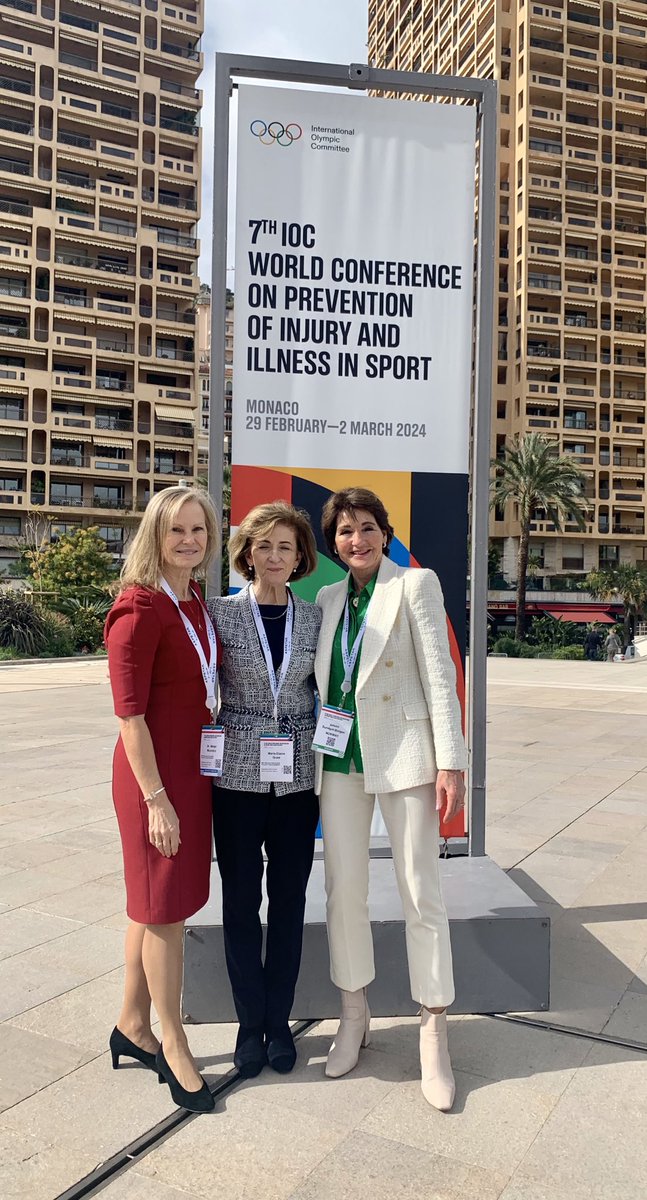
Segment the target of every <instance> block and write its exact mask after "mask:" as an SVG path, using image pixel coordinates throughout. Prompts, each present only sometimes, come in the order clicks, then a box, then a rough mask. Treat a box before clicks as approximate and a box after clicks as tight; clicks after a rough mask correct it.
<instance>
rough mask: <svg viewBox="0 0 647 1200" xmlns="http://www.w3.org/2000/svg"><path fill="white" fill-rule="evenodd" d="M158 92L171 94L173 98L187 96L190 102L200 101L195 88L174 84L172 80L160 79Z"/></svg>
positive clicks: (183, 84)
mask: <svg viewBox="0 0 647 1200" xmlns="http://www.w3.org/2000/svg"><path fill="white" fill-rule="evenodd" d="M160 91H162V92H172V93H173V95H174V96H189V97H190V98H191V99H192V100H199V99H200V93H199V91H198V90H197V88H192V87H187V85H186V84H185V83H175V81H174V80H173V79H160Z"/></svg>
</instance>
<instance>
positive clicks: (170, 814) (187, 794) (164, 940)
mask: <svg viewBox="0 0 647 1200" xmlns="http://www.w3.org/2000/svg"><path fill="white" fill-rule="evenodd" d="M217 547H218V524H217V519H216V514H215V511H214V508H213V505H212V503H211V499H210V497H209V496H208V494H207V493H206V492H203V491H201V490H199V489H197V488H182V487H171V488H167V489H166V490H165V491H163V492H160V493H159V494H158V495H157V496H154V497H153V499H152V500H151V502H150V504H149V505H148V507H147V509H146V512H145V514H144V517H143V519H142V522H141V525H140V527H139V530H138V532H137V535H136V537H135V539H134V541H133V544H132V547H131V549H130V552H129V554H128V558H127V560H126V564H125V566H124V569H123V571H122V591H121V592H120V594H119V596H118V598H117V600H116V601H115V604H114V605H113V607H112V609H111V611H110V613H109V614H108V619H107V621H106V628H105V640H106V646H107V649H108V662H109V667H110V682H111V685H112V692H113V699H114V708H115V714H116V716H117V717H118V718H119V727H120V737H119V741H118V742H117V746H116V749H115V755H114V762H113V798H114V803H115V809H116V812H117V820H118V822H119V831H120V834H121V842H122V848H123V856H124V874H125V880H126V895H127V913H128V916H129V918H130V925H129V927H128V930H127V933H126V980H125V992H124V1001H123V1007H122V1010H121V1014H120V1016H119V1021H118V1023H117V1025H116V1026H115V1028H114V1030H113V1032H112V1035H111V1038H110V1049H111V1052H112V1062H113V1066H114V1067H117V1066H118V1065H119V1056H120V1055H122V1054H123V1055H127V1056H129V1057H131V1058H136V1059H138V1061H140V1062H142V1063H144V1065H145V1066H148V1067H150V1068H151V1069H152V1070H156V1071H157V1072H158V1074H159V1076H160V1079H162V1078H163V1079H165V1080H166V1082H167V1083H168V1084H169V1087H170V1089H171V1095H172V1097H173V1099H174V1100H175V1102H176V1104H178V1105H180V1106H182V1107H184V1108H189V1109H191V1110H192V1111H195V1112H206V1111H209V1110H210V1109H212V1108H213V1107H214V1101H213V1098H212V1096H211V1093H210V1092H209V1089H208V1088H207V1085H206V1083H205V1082H204V1080H203V1079H202V1077H201V1075H200V1074H199V1072H198V1070H197V1067H196V1065H195V1062H194V1060H193V1058H192V1055H191V1052H190V1050H189V1046H188V1043H187V1039H186V1034H185V1032H184V1028H183V1026H182V1022H181V1017H180V990H181V984H182V944H183V929H184V921H185V920H186V918H187V917H189V916H191V915H192V914H193V913H195V912H197V911H198V909H200V908H202V906H203V905H204V904H205V902H206V900H207V897H208V894H209V873H210V866H211V779H210V778H209V777H208V776H206V775H201V774H200V740H201V730H202V726H203V725H206V724H208V723H209V722H210V720H211V713H210V711H209V710H210V708H213V707H214V706H215V695H214V693H215V675H216V653H217V652H216V637H215V632H214V629H213V626H212V624H211V620H210V618H209V615H208V613H207V611H206V609H205V606H204V604H203V601H202V597H201V595H200V592H199V589H198V587H197V585H196V584H195V583H194V582H193V573H194V571H195V570H196V568H198V567H199V566H200V567H201V569H202V570H203V571H204V570H205V569H208V567H209V564H210V562H211V560H212V559H213V556H214V554H215V552H216V550H217ZM151 1000H152V1002H153V1004H154V1005H155V1009H156V1011H157V1014H158V1016H159V1019H160V1022H161V1026H162V1046H160V1045H159V1043H158V1041H157V1039H156V1038H155V1036H154V1034H153V1032H152V1029H151Z"/></svg>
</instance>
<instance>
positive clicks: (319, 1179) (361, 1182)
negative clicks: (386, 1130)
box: [291, 1132, 506, 1200]
mask: <svg viewBox="0 0 647 1200" xmlns="http://www.w3.org/2000/svg"><path fill="white" fill-rule="evenodd" d="M505 1183H506V1177H505V1176H503V1175H495V1174H494V1173H492V1172H490V1171H485V1170H483V1169H482V1168H480V1167H470V1166H466V1165H465V1164H464V1163H463V1162H461V1161H460V1160H458V1159H450V1158H446V1157H444V1156H443V1155H441V1154H434V1153H433V1151H432V1149H431V1147H430V1149H429V1151H423V1150H419V1149H415V1148H414V1147H412V1146H406V1145H403V1144H402V1143H401V1142H396V1141H391V1140H390V1139H388V1138H382V1137H376V1136H375V1135H374V1134H368V1133H360V1132H355V1133H352V1134H351V1135H350V1136H349V1137H348V1138H346V1140H345V1141H344V1142H342V1143H341V1145H340V1146H339V1147H338V1148H337V1149H336V1150H333V1151H331V1153H330V1154H328V1155H327V1156H326V1158H324V1160H323V1162H321V1163H320V1165H319V1166H318V1167H316V1168H315V1170H314V1171H313V1172H312V1174H310V1175H309V1176H308V1178H307V1180H306V1181H305V1183H304V1184H303V1185H302V1186H301V1187H299V1188H297V1190H296V1191H295V1192H293V1193H292V1197H291V1200H339V1197H341V1196H343V1197H344V1200H393V1197H394V1196H397V1197H399V1198H401V1200H423V1198H424V1200H497V1198H498V1196H499V1195H500V1193H501V1189H502V1187H504V1186H505Z"/></svg>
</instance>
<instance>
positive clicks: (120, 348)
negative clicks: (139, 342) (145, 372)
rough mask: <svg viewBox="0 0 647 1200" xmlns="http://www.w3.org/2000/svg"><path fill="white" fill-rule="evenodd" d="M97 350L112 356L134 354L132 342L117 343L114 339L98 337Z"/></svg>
mask: <svg viewBox="0 0 647 1200" xmlns="http://www.w3.org/2000/svg"><path fill="white" fill-rule="evenodd" d="M96 347H97V350H109V351H112V352H113V353H114V354H134V353H135V345H134V343H133V342H119V341H115V340H114V338H104V337H98V338H97V339H96Z"/></svg>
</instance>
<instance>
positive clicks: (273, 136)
mask: <svg viewBox="0 0 647 1200" xmlns="http://www.w3.org/2000/svg"><path fill="white" fill-rule="evenodd" d="M249 128H250V132H251V133H253V135H254V137H257V138H258V140H259V142H262V143H263V145H264V146H274V145H278V146H291V145H292V143H293V142H298V140H299V138H300V137H301V134H302V133H303V130H302V128H301V126H300V125H297V124H296V123H295V122H294V121H291V122H290V124H289V125H282V124H281V122H280V121H270V122H269V124H266V122H265V121H252V123H251V125H250V127H249Z"/></svg>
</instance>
